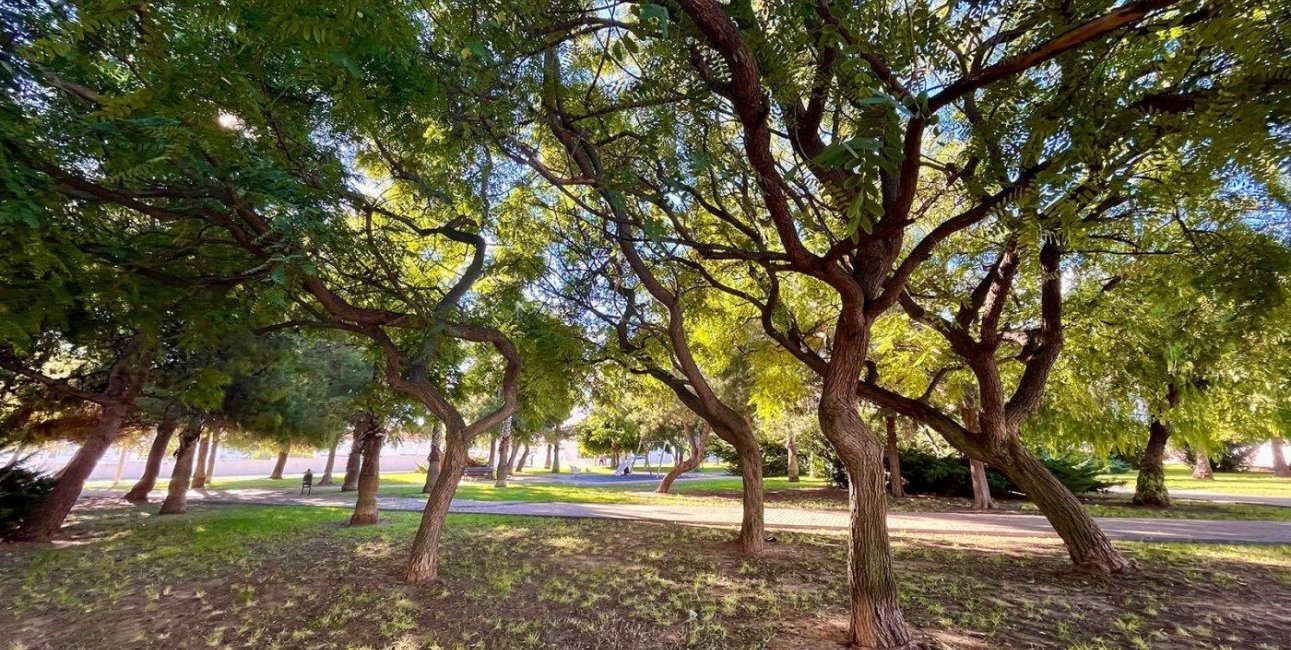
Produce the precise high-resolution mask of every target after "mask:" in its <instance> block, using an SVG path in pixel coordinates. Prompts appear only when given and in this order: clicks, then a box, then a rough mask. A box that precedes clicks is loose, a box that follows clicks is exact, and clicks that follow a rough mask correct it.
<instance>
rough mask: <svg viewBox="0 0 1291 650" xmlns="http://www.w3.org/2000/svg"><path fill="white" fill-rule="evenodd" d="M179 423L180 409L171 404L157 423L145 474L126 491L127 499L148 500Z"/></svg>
mask: <svg viewBox="0 0 1291 650" xmlns="http://www.w3.org/2000/svg"><path fill="white" fill-rule="evenodd" d="M178 425H179V409H178V408H176V407H174V406H169V407H167V408H166V410H165V411H164V412H163V413H162V416H161V422H159V423H157V435H156V437H154V438H153V439H152V446H151V447H149V448H148V460H147V462H145V463H144V466H143V475H142V476H140V477H139V480H138V481H137V482H135V484H134V487H132V488H130V491H129V492H126V495H125V500H126V501H131V502H146V501H148V493H149V492H152V488H153V487H155V486H156V485H157V475H158V474H160V473H161V462H162V461H163V460H165V458H166V448H167V447H169V446H170V438H171V437H172V436H174V435H175V428H176V427H177V426H178Z"/></svg>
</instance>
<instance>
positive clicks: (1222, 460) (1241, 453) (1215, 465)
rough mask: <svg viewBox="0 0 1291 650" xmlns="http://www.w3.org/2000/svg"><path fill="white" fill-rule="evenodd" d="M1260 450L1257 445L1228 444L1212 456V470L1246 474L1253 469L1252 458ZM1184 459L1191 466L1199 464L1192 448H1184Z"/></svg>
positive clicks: (1244, 443) (1245, 443)
mask: <svg viewBox="0 0 1291 650" xmlns="http://www.w3.org/2000/svg"><path fill="white" fill-rule="evenodd" d="M1258 448H1259V445H1258V444H1256V443H1250V442H1228V443H1224V446H1223V447H1221V448H1220V449H1219V450H1218V451H1215V452H1211V454H1210V468H1211V469H1213V470H1215V471H1216V472H1245V471H1246V470H1248V469H1250V468H1251V456H1253V455H1254V454H1255V450H1256V449H1258ZM1183 457H1184V459H1185V460H1187V461H1188V464H1189V465H1196V464H1197V452H1196V451H1195V450H1193V448H1192V447H1184V449H1183Z"/></svg>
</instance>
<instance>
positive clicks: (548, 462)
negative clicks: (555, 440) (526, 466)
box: [542, 442, 551, 469]
mask: <svg viewBox="0 0 1291 650" xmlns="http://www.w3.org/2000/svg"><path fill="white" fill-rule="evenodd" d="M542 468H543V469H551V443H550V442H549V443H547V458H546V459H545V460H543V461H542Z"/></svg>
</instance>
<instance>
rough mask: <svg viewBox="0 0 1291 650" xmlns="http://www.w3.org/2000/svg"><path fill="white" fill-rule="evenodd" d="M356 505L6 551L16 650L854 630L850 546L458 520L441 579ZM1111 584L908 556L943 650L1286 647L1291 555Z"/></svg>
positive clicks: (185, 520) (1252, 557) (1264, 554)
mask: <svg viewBox="0 0 1291 650" xmlns="http://www.w3.org/2000/svg"><path fill="white" fill-rule="evenodd" d="M347 516H348V513H347V512H345V511H343V510H339V509H329V508H311V507H266V506H239V507H223V506H196V507H194V508H193V510H192V511H191V512H190V513H189V514H187V515H183V516H178V517H157V516H155V515H154V514H153V510H152V509H151V508H147V509H135V508H130V507H122V506H112V507H103V506H99V507H95V508H90V509H81V510H78V511H77V512H76V513H75V514H74V521H73V523H72V525H71V526H70V528H69V531H68V532H69V536H68V537H67V538H66V539H63V540H61V541H60V542H59V543H58V544H56V545H54V546H34V545H20V546H9V547H0V606H3V607H5V609H6V612H7V613H8V615H6V616H3V617H0V639H5V643H6V647H7V648H29V647H131V648H154V647H155V648H173V647H223V648H274V647H278V648H292V647H306V646H307V647H317V648H403V649H409V650H410V649H413V648H444V649H449V648H452V649H456V648H462V649H466V648H514V649H527V648H550V647H562V648H573V649H584V648H587V649H591V648H626V649H628V650H644V649H646V648H714V649H716V648H764V647H775V648H832V647H838V646H837V644H838V642H839V641H840V640H841V639H842V638H843V634H844V632H845V629H846V619H845V613H846V612H845V610H844V608H843V606H844V604H845V600H846V591H847V589H846V580H845V576H844V573H843V571H842V570H841V567H842V566H843V564H844V560H845V555H846V549H845V547H844V544H843V538H842V537H840V536H838V535H823V534H793V533H784V534H777V540H776V541H775V542H774V543H773V544H771V545H770V547H769V549H768V551H767V552H766V553H765V554H763V555H761V556H757V557H745V556H741V555H739V554H738V553H737V552H735V550H734V547H733V546H732V545H731V544H730V543H729V538H730V535H731V533H730V532H729V531H724V530H711V529H700V528H684V527H677V526H668V525H659V524H646V523H631V522H614V521H595V520H562V519H542V518H526V517H514V516H508V517H499V516H486V515H451V516H450V518H449V525H448V528H447V530H446V533H445V537H444V550H443V552H442V554H441V574H442V576H443V580H442V581H441V582H440V583H437V584H432V585H416V586H414V585H407V584H404V583H402V582H401V581H400V580H399V575H400V574H401V570H402V565H403V562H404V560H405V559H406V555H405V554H406V552H407V548H408V546H409V543H410V540H411V537H412V535H413V533H414V531H415V530H416V527H417V521H418V517H417V515H416V514H414V513H389V514H383V515H382V522H381V523H380V524H378V525H376V526H371V527H366V528H359V529H349V528H345V527H343V525H342V524H343V522H344V521H345V519H346V517H347ZM1118 546H1120V547H1121V548H1122V549H1123V550H1124V551H1125V552H1127V553H1128V554H1130V555H1131V556H1132V557H1133V558H1134V559H1135V560H1136V561H1137V562H1138V564H1139V567H1138V569H1137V570H1136V571H1135V572H1133V573H1131V574H1129V575H1126V576H1120V577H1117V578H1114V579H1111V580H1104V579H1093V578H1088V577H1081V576H1075V575H1068V574H1064V573H1062V571H1061V569H1062V568H1063V567H1064V566H1065V565H1066V563H1067V560H1066V559H1065V553H1064V551H1063V549H1062V547H1061V546H1060V545H1057V544H1053V543H1049V542H1040V541H1029V540H1017V539H1008V540H1000V539H985V538H983V539H966V538H956V539H954V540H937V539H906V540H899V541H896V542H895V543H894V557H895V570H896V573H897V576H898V580H899V581H900V588H901V602H902V606H903V609H904V612H905V615H906V617H907V620H908V621H909V622H910V623H911V625H913V626H914V627H915V628H916V629H917V634H918V636H919V640H920V641H921V642H923V643H925V644H926V646H927V647H946V646H951V647H961V648H982V649H984V648H995V647H1043V648H1120V647H1130V648H1133V647H1149V646H1151V647H1223V646H1227V647H1232V648H1274V647H1279V645H1280V644H1281V643H1283V642H1284V641H1285V636H1284V635H1285V630H1286V629H1291V615H1288V613H1287V612H1286V610H1285V608H1283V607H1281V603H1280V601H1281V599H1280V597H1279V596H1278V594H1285V593H1286V592H1287V590H1288V589H1291V547H1285V546H1284V547H1269V546H1249V547H1248V546H1214V545H1196V544H1189V545H1168V544H1123V545H1118Z"/></svg>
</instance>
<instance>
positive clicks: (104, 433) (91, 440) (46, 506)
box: [12, 404, 128, 542]
mask: <svg viewBox="0 0 1291 650" xmlns="http://www.w3.org/2000/svg"><path fill="white" fill-rule="evenodd" d="M101 409H102V410H101V411H100V412H99V419H98V421H97V422H96V423H95V425H94V430H93V431H91V432H90V435H89V437H88V438H86V439H85V442H84V443H83V444H82V445H81V448H80V449H78V450H76V454H75V455H74V456H72V459H71V460H70V461H68V462H67V465H66V466H64V467H63V470H62V472H61V473H60V474H59V476H58V479H57V480H56V482H55V483H54V489H53V490H52V491H50V493H49V495H48V496H46V497H45V500H44V501H43V502H42V503H41V505H40V508H39V509H38V510H37V511H36V513H35V514H34V515H32V516H31V517H29V518H28V519H26V520H25V521H23V522H22V525H21V526H20V527H19V528H18V530H17V531H15V532H14V534H13V536H12V538H13V539H14V540H16V541H23V542H48V541H49V540H51V539H53V538H54V535H55V534H56V533H58V529H59V528H61V527H62V526H63V521H64V520H66V519H67V515H68V514H69V513H71V512H72V508H73V507H74V506H75V505H76V500H77V499H79V498H80V497H81V490H82V489H84V487H85V480H86V479H87V478H89V476H90V473H91V472H93V471H94V466H95V465H97V464H98V463H99V460H100V459H101V458H103V454H104V453H106V452H107V450H108V447H110V446H112V439H113V438H115V437H116V435H117V432H118V431H120V430H121V423H122V422H123V421H124V420H125V417H126V412H127V410H128V409H127V407H126V406H125V405H124V404H113V405H110V406H103V407H101Z"/></svg>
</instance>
